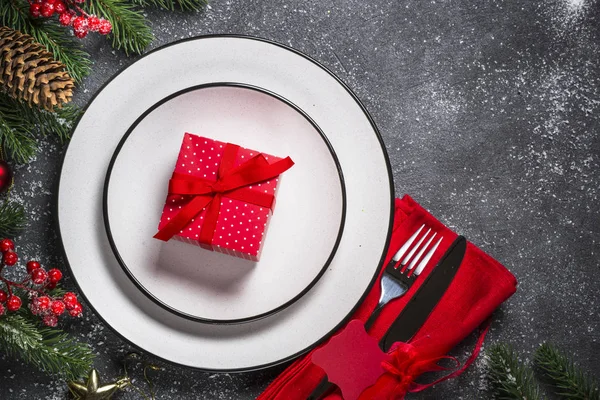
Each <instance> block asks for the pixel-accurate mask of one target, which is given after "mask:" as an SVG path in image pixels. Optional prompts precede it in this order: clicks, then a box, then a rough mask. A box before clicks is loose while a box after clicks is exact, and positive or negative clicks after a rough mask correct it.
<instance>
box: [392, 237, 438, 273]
mask: <svg viewBox="0 0 600 400" xmlns="http://www.w3.org/2000/svg"><path fill="white" fill-rule="evenodd" d="M429 232H431V228H429V230H428V231H427V232H425V234H424V235H423V236H422V237H421V239H419V241H418V242H417V244H416V245H415V246H414V247H413V248H412V249H411V250H410V252H409V253H408V254H407V255H406V257H404V260H402V263H400V267H399V268H403V267H404V266H405V265H406V264H408V262H409V261H410V259H411V258H412V256H413V255H414V254H415V252H416V251H417V250H418V249H419V247H421V244H422V243H423V241H424V240H425V238H426V237H427V235H429Z"/></svg>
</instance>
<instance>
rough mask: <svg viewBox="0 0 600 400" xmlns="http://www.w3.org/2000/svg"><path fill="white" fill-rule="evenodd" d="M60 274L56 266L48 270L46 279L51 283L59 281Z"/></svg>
mask: <svg viewBox="0 0 600 400" xmlns="http://www.w3.org/2000/svg"><path fill="white" fill-rule="evenodd" d="M62 276H63V275H62V272H60V271H59V270H58V269H56V268H52V269H51V270H50V271H48V280H49V281H50V282H52V283H56V282H58V281H60V280H61V278H62Z"/></svg>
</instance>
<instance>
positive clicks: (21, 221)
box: [0, 201, 26, 238]
mask: <svg viewBox="0 0 600 400" xmlns="http://www.w3.org/2000/svg"><path fill="white" fill-rule="evenodd" d="M25 224H26V218H25V209H24V208H23V206H22V205H20V204H16V203H12V202H9V201H5V202H4V204H2V205H1V206H0V237H2V238H5V237H13V236H15V235H16V234H17V233H18V232H19V231H20V230H21V229H23V228H24V227H25Z"/></svg>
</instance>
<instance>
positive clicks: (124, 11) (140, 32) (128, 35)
mask: <svg viewBox="0 0 600 400" xmlns="http://www.w3.org/2000/svg"><path fill="white" fill-rule="evenodd" d="M160 1H162V0H160ZM88 8H89V11H90V13H91V14H95V15H98V16H101V17H103V18H106V19H108V20H109V21H110V22H111V24H112V33H111V34H110V36H111V38H112V45H113V47H114V48H116V49H123V50H124V51H125V53H126V54H128V55H129V54H131V53H137V54H141V53H142V52H143V51H144V49H145V48H146V47H147V46H148V45H149V44H150V42H152V40H153V39H154V36H153V35H152V30H151V29H150V27H149V26H148V25H147V23H146V19H145V18H144V16H143V15H142V13H141V12H140V11H138V10H136V9H135V7H134V6H133V5H132V4H130V3H128V2H126V1H125V0H90V2H89V7H88Z"/></svg>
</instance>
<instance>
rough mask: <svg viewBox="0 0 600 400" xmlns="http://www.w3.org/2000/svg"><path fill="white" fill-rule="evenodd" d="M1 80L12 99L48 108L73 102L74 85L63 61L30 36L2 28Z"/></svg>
mask: <svg viewBox="0 0 600 400" xmlns="http://www.w3.org/2000/svg"><path fill="white" fill-rule="evenodd" d="M0 81H1V82H2V84H3V85H4V86H5V88H6V91H7V93H8V94H10V95H11V96H12V97H13V98H15V99H19V100H24V101H26V102H27V104H29V106H30V107H31V106H32V105H34V104H35V105H37V106H38V107H41V108H43V109H45V110H48V111H53V110H54V107H57V106H58V107H59V108H60V107H62V105H63V104H66V103H68V102H69V101H71V97H72V96H73V88H74V87H75V84H74V82H73V78H71V76H70V75H69V73H68V72H67V71H66V68H65V66H64V64H63V63H61V62H59V61H56V60H55V59H54V57H53V56H52V53H50V52H49V51H48V50H46V48H45V47H44V46H42V45H41V44H39V43H38V42H36V40H35V39H34V38H33V37H32V36H30V35H26V34H23V33H21V32H19V31H15V30H13V29H10V28H8V27H6V26H2V27H0Z"/></svg>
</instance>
